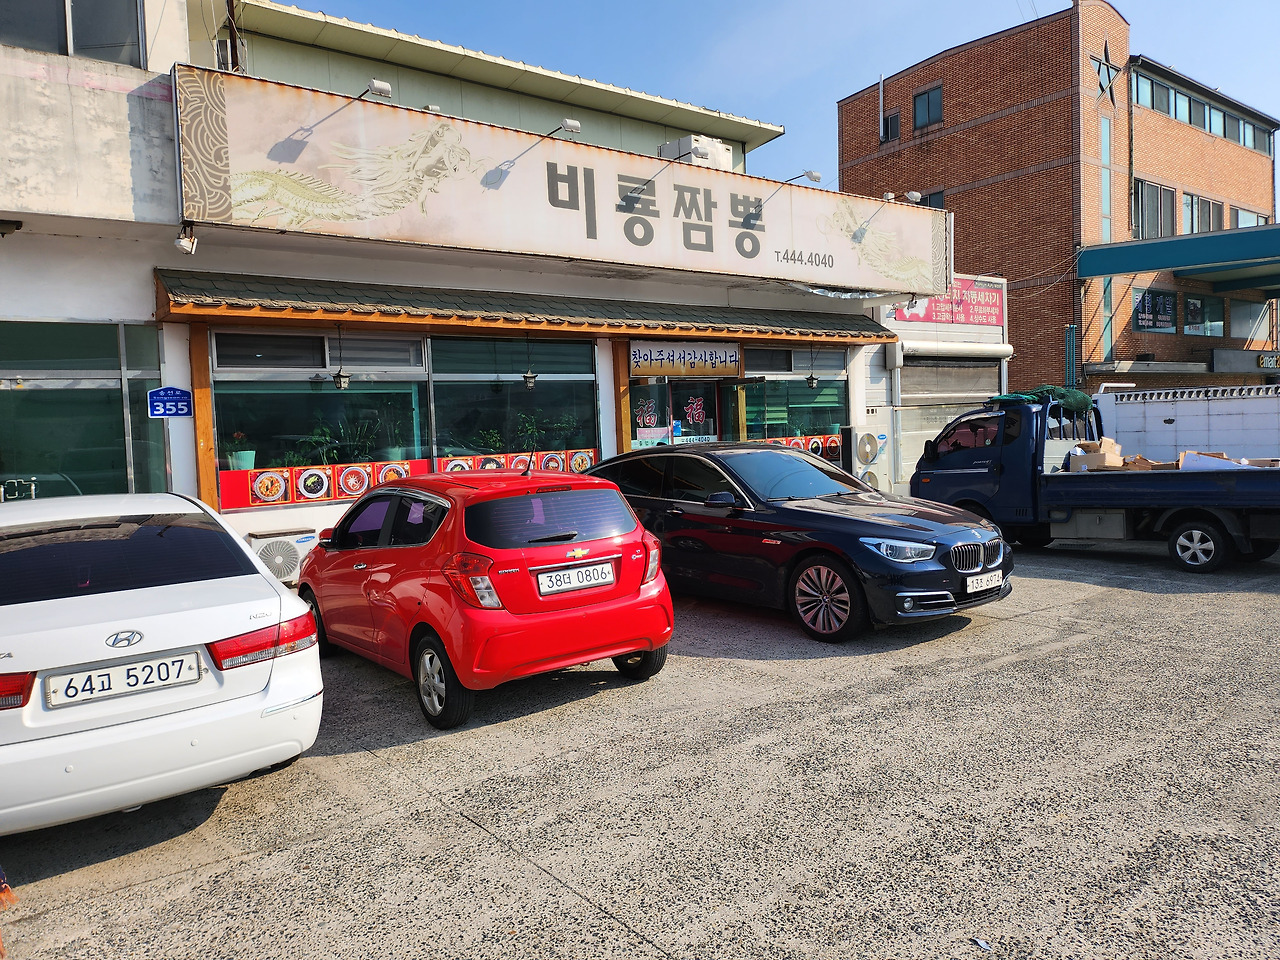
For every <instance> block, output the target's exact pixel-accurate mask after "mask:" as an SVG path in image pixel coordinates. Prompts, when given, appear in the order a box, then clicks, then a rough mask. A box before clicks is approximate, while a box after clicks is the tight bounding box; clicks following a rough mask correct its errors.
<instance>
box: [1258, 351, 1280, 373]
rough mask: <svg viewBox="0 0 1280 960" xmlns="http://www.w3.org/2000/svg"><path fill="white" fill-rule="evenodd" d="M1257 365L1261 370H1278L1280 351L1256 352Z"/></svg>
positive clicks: (1279, 367)
mask: <svg viewBox="0 0 1280 960" xmlns="http://www.w3.org/2000/svg"><path fill="white" fill-rule="evenodd" d="M1258 366H1259V367H1261V368H1262V369H1263V370H1280V353H1260V354H1258Z"/></svg>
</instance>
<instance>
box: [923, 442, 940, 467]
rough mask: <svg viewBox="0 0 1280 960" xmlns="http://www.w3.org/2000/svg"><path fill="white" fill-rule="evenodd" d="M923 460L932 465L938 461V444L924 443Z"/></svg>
mask: <svg viewBox="0 0 1280 960" xmlns="http://www.w3.org/2000/svg"><path fill="white" fill-rule="evenodd" d="M924 458H925V459H926V460H928V461H929V462H930V463H932V462H933V461H934V460H937V459H938V444H937V442H936V441H934V440H926V441H925V442H924Z"/></svg>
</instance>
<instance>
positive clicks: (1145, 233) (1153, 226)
mask: <svg viewBox="0 0 1280 960" xmlns="http://www.w3.org/2000/svg"><path fill="white" fill-rule="evenodd" d="M1174 219H1175V217H1174V192H1173V191H1172V190H1171V189H1169V188H1168V187H1162V186H1161V185H1160V184H1158V183H1148V182H1146V181H1145V180H1134V181H1133V237H1134V239H1135V240H1150V239H1152V238H1153V237H1171V236H1173V235H1174V234H1175V233H1176V232H1177V230H1176V226H1175V224H1174Z"/></svg>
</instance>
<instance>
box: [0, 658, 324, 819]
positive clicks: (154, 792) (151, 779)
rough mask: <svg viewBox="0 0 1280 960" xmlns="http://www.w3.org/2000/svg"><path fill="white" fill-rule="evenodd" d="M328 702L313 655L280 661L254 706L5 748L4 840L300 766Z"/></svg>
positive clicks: (248, 700)
mask: <svg viewBox="0 0 1280 960" xmlns="http://www.w3.org/2000/svg"><path fill="white" fill-rule="evenodd" d="M290 661H293V662H290ZM323 700H324V697H323V688H322V685H321V683H320V679H319V661H318V659H317V654H316V651H315V648H314V647H313V648H312V649H311V650H308V651H303V652H302V653H297V654H292V655H290V656H288V657H282V658H280V659H279V660H277V661H275V663H274V664H273V665H272V672H271V681H270V683H269V684H268V685H267V687H265V688H264V689H263V690H261V691H259V692H258V693H256V694H253V695H251V696H247V697H239V698H237V699H235V700H230V701H226V702H223V703H217V704H210V705H208V706H204V707H197V708H195V709H192V710H185V711H182V712H180V713H171V714H166V715H164V716H158V717H148V718H147V719H145V720H136V721H133V722H131V723H121V724H115V725H113V726H109V727H100V728H97V729H93V730H84V731H81V732H78V733H70V734H64V735H62V736H55V737H44V738H42V739H39V740H30V741H26V742H22V743H13V744H7V745H4V746H0V770H2V771H3V786H2V787H0V836H3V835H5V834H9V833H17V832H19V831H23V830H34V829H38V828H40V827H49V826H54V825H55V824H59V823H68V822H70V821H73V820H81V819H83V818H85V817H93V816H97V815H99V814H103V813H111V812H113V811H116V810H123V809H126V808H128V807H133V806H137V805H138V804H142V803H150V802H152V801H154V800H161V799H163V798H165V797H172V796H177V795H179V794H182V793H188V792H190V791H192V790H199V789H202V788H204V787H208V786H212V785H214V784H218V783H225V782H227V781H228V780H235V779H238V778H240V777H243V776H247V775H248V774H250V773H253V772H254V771H255V770H260V769H262V768H263V767H268V766H271V765H272V764H274V763H280V762H282V761H284V760H288V759H290V758H292V757H296V756H297V755H298V754H300V753H302V752H303V751H304V750H306V749H308V748H309V747H310V746H311V745H312V744H313V743H315V739H316V734H317V732H318V731H319V729H320V711H321V706H322V704H323Z"/></svg>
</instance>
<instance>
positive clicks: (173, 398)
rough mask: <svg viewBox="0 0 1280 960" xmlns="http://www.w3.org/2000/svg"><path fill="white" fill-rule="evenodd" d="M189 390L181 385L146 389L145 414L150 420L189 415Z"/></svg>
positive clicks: (190, 414) (191, 409) (190, 410)
mask: <svg viewBox="0 0 1280 960" xmlns="http://www.w3.org/2000/svg"><path fill="white" fill-rule="evenodd" d="M193 409H194V408H193V407H192V405H191V391H190V390H183V389H182V388H181V387H156V388H155V389H154V390H148V391H147V416H148V417H150V418H151V419H152V420H158V419H161V418H163V417H190V416H192V411H193Z"/></svg>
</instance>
